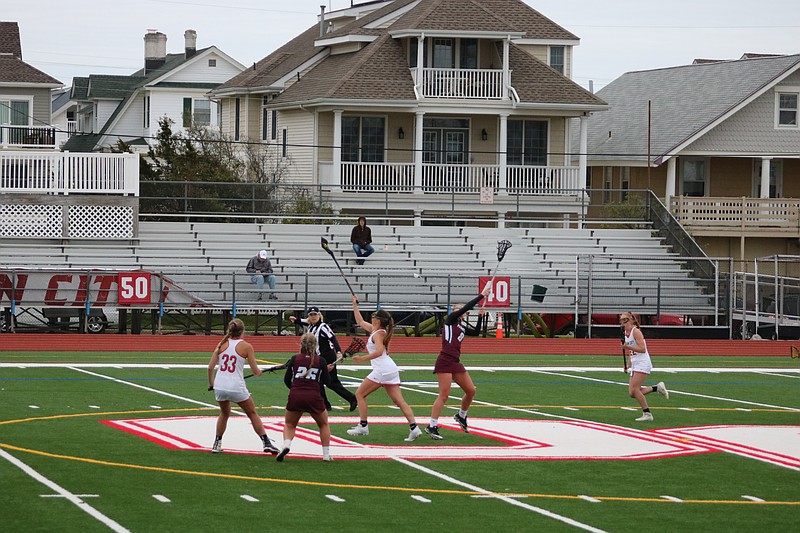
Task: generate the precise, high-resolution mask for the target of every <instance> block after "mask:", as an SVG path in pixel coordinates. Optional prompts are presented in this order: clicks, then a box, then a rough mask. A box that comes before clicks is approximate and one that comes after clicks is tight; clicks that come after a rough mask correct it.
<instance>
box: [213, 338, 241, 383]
mask: <svg viewBox="0 0 800 533" xmlns="http://www.w3.org/2000/svg"><path fill="white" fill-rule="evenodd" d="M240 342H242V339H228V347H227V348H225V350H223V351H222V353H221V354H219V363H218V364H217V375H216V376H215V377H214V389H215V390H224V391H230V392H247V385H245V383H244V365H246V364H247V358H246V357H242V356H241V355H239V354H238V353H236V346H237V345H238V344H239V343H240Z"/></svg>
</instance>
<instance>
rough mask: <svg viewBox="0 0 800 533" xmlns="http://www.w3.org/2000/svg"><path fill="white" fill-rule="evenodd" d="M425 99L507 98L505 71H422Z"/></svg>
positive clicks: (453, 69)
mask: <svg viewBox="0 0 800 533" xmlns="http://www.w3.org/2000/svg"><path fill="white" fill-rule="evenodd" d="M422 97H423V98H469V99H484V100H499V99H502V98H505V91H504V89H503V71H502V70H497V69H457V68H425V69H422Z"/></svg>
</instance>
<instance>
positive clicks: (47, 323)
mask: <svg viewBox="0 0 800 533" xmlns="http://www.w3.org/2000/svg"><path fill="white" fill-rule="evenodd" d="M107 313H108V314H107ZM84 314H85V310H84V309H83V308H81V307H43V308H37V307H17V308H16V309H15V312H14V314H13V315H12V314H11V308H10V307H6V308H4V309H3V310H2V313H0V332H3V333H6V332H9V331H11V323H13V324H14V330H15V331H77V330H79V329H80V324H81V322H80V321H81V317H82V316H83V315H84ZM109 316H111V317H112V319H113V321H114V322H116V319H117V310H116V309H110V308H109V309H106V308H101V307H92V308H91V310H90V311H89V316H88V317H87V319H86V330H87V331H88V332H89V333H103V332H104V331H105V330H106V329H107V328H108V326H109V324H110V323H111V322H110V321H109V318H108V317H109Z"/></svg>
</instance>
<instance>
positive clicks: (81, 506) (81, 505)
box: [0, 449, 130, 533]
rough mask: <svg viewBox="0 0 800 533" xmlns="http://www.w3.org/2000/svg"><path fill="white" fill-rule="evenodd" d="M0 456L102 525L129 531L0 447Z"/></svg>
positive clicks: (123, 532)
mask: <svg viewBox="0 0 800 533" xmlns="http://www.w3.org/2000/svg"><path fill="white" fill-rule="evenodd" d="M0 457H2V458H3V459H5V460H6V461H8V462H9V463H11V464H12V465H14V466H16V467H17V468H19V469H20V470H22V471H23V472H25V473H26V474H28V475H29V476H30V477H32V478H33V479H35V480H36V481H38V482H39V483H41V484H42V485H45V486H46V487H48V488H50V489H51V490H53V491H54V492H55V493H56V494H58V495H59V496H62V497H64V498H65V499H67V500H68V501H70V502H72V503H74V504H75V506H76V507H77V508H78V509H80V510H81V511H84V512H86V513H88V514H89V515H91V516H92V517H93V518H95V519H97V520H98V521H99V522H102V523H103V525H105V526H107V527H108V528H109V529H111V530H112V531H117V532H119V533H129V532H130V530H129V529H127V528H125V527H123V526H122V525H121V524H119V523H118V522H116V521H114V520H112V519H111V518H109V517H107V516H106V515H104V514H103V513H101V512H100V511H98V510H97V509H95V508H94V507H92V506H91V505H89V504H88V503H87V502H86V501H85V500H84V499H83V498H81V497H80V496H78V495H77V494H73V493H71V492H70V491H68V490H67V489H65V488H63V487H62V486H60V485H58V484H57V483H55V482H54V481H51V480H49V479H47V478H46V477H44V476H43V475H41V474H40V473H39V472H37V471H36V470H34V469H33V468H31V467H30V466H28V465H27V464H25V463H23V462H22V461H20V460H19V459H17V458H16V457H14V456H13V455H11V454H10V453H8V452H6V451H5V450H3V449H0ZM92 496H94V495H92Z"/></svg>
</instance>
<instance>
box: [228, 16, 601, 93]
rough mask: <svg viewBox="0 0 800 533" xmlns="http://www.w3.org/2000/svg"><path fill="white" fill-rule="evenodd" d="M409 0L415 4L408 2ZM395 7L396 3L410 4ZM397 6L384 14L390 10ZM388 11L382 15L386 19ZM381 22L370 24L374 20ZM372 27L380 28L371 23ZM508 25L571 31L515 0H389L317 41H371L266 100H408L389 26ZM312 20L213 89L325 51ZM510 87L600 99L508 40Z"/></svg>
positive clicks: (528, 34) (408, 80)
mask: <svg viewBox="0 0 800 533" xmlns="http://www.w3.org/2000/svg"><path fill="white" fill-rule="evenodd" d="M414 4H416V5H414ZM412 5H413V7H410V9H409V10H408V11H407V12H405V13H403V12H402V11H401V10H402V8H404V7H407V6H412ZM396 12H400V14H399V15H398V17H397V19H395V20H393V21H392V20H391V18H390V15H391V14H392V13H396ZM387 17H389V18H387ZM377 21H381V22H382V24H380V25H377V24H376V22H377ZM371 26H380V27H371ZM434 30H439V31H453V30H456V31H462V32H480V33H481V34H485V33H486V32H497V33H498V34H502V33H508V32H513V33H517V34H522V35H523V38H528V39H559V40H574V41H577V40H578V38H577V37H576V36H575V35H574V34H572V33H570V32H568V31H567V30H565V29H564V28H562V27H561V26H559V25H558V24H556V23H554V22H553V21H551V20H550V19H548V18H547V17H545V16H543V15H541V14H540V13H539V12H538V11H535V10H533V9H531V8H530V7H529V6H527V5H526V4H524V3H523V2H521V1H519V0H482V1H478V0H419V1H417V0H396V1H395V2H392V3H391V4H389V5H387V6H384V7H383V8H381V9H378V10H376V11H374V12H372V13H369V14H367V15H365V16H364V17H361V18H359V19H357V20H355V21H353V22H350V23H349V24H346V25H344V26H343V27H342V28H339V29H337V30H336V31H334V32H331V33H328V34H326V35H325V36H324V37H323V39H324V40H336V39H339V38H344V37H346V36H352V35H358V36H370V37H372V38H373V39H374V40H373V41H372V42H369V43H367V44H366V45H365V46H364V47H363V48H362V49H361V50H359V51H358V52H355V53H349V54H340V55H332V56H328V57H325V58H324V59H322V60H321V61H320V62H319V63H318V64H317V65H316V66H315V67H314V68H313V69H311V70H310V71H309V72H307V73H306V74H304V75H303V76H302V78H301V79H299V80H298V81H296V82H294V83H293V84H292V85H291V86H289V87H288V88H287V89H286V90H285V91H283V92H282V93H281V94H280V95H279V96H278V97H277V98H275V100H274V103H276V104H291V103H300V102H303V101H309V100H318V99H336V100H339V99H356V100H359V99H360V100H391V101H403V100H407V101H413V100H415V99H416V96H415V94H414V82H413V79H412V77H411V73H410V71H409V68H408V63H407V59H406V55H405V51H404V50H403V48H402V46H401V44H400V41H399V40H397V39H393V38H392V37H391V35H392V34H394V33H397V32H413V31H420V32H421V31H426V32H431V31H434ZM319 39H320V36H319V25H314V26H312V27H310V28H309V29H307V30H306V31H305V32H303V33H302V34H300V35H299V36H297V37H296V38H295V39H293V40H292V41H290V42H288V43H286V44H285V45H284V46H282V47H280V48H279V49H277V50H276V51H275V52H273V53H272V54H270V55H268V56H267V57H265V58H264V59H262V60H261V61H259V62H258V63H257V64H256V65H254V67H253V68H252V69H248V70H247V71H245V72H242V73H241V74H239V75H238V76H236V77H234V78H232V79H230V80H228V81H227V82H225V83H224V84H222V85H221V86H219V87H218V88H217V89H216V90H215V91H214V93H216V94H218V95H219V94H224V93H225V92H231V93H233V92H240V91H244V92H258V91H267V90H269V89H272V90H276V91H277V90H280V88H279V87H276V86H275V85H276V83H277V82H278V80H280V79H281V78H283V77H285V76H286V75H288V74H291V73H292V72H295V71H297V69H298V68H299V67H300V66H301V65H303V64H304V63H306V62H308V61H310V60H311V59H312V58H313V57H314V56H315V55H317V54H320V53H321V52H323V51H324V50H325V48H324V47H318V46H314V42H316V41H318V40H319ZM509 59H510V67H511V69H512V70H513V71H514V77H513V80H512V83H513V86H514V88H515V89H516V91H517V94H518V95H519V96H520V99H521V100H522V102H523V103H537V104H579V105H580V104H587V105H604V104H605V102H604V101H603V100H601V99H600V98H598V97H597V96H594V95H593V94H591V93H590V92H588V91H586V90H585V89H583V88H582V87H580V86H579V85H577V84H576V83H574V82H572V81H571V80H569V79H567V78H565V77H564V76H562V75H560V74H558V73H557V72H555V71H554V70H552V69H551V68H550V67H549V66H547V65H545V64H544V63H542V62H541V61H539V60H537V59H536V58H534V57H532V56H531V55H530V54H528V53H526V52H524V51H523V50H521V49H520V48H518V47H516V46H514V45H512V46H511V51H510V58H509Z"/></svg>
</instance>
